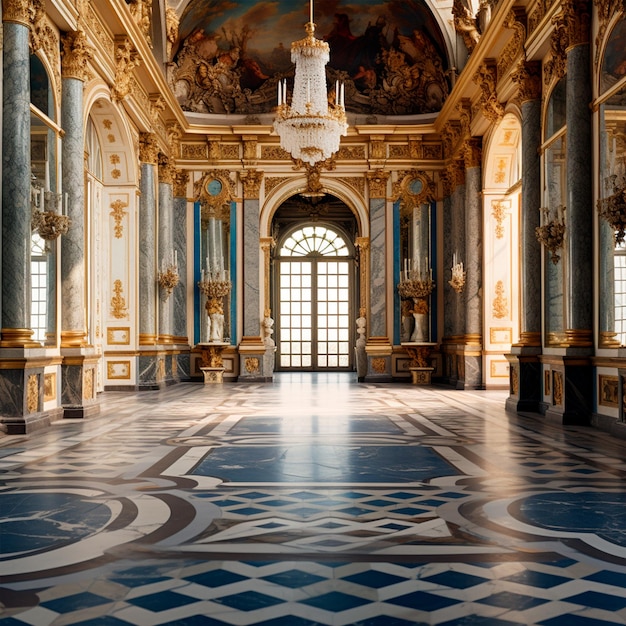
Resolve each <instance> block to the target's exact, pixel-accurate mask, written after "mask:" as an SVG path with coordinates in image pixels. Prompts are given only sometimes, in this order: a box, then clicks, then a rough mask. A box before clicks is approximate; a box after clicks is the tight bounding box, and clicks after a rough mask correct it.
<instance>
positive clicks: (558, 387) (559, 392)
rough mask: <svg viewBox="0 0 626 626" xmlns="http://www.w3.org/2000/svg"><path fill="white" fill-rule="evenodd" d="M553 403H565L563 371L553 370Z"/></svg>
mask: <svg viewBox="0 0 626 626" xmlns="http://www.w3.org/2000/svg"><path fill="white" fill-rule="evenodd" d="M552 389H553V392H552V404H553V405H555V406H556V405H559V406H560V405H562V404H563V373H562V372H556V371H553V372H552Z"/></svg>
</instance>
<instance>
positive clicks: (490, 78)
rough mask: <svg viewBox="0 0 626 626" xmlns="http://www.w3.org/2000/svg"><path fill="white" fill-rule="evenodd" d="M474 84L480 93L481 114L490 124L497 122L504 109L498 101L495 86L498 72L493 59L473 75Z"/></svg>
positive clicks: (483, 64) (487, 61)
mask: <svg viewBox="0 0 626 626" xmlns="http://www.w3.org/2000/svg"><path fill="white" fill-rule="evenodd" d="M474 82H475V83H476V84H477V85H478V87H479V88H480V92H481V98H480V105H481V111H482V114H483V115H484V116H485V117H486V118H487V119H488V120H489V121H490V122H499V121H500V120H501V119H502V117H503V116H504V107H503V106H502V104H500V102H499V100H498V93H497V90H496V85H497V83H498V70H497V67H496V63H495V61H494V60H493V59H487V60H486V61H485V62H484V63H482V64H481V66H480V67H479V68H478V71H477V72H476V74H475V75H474Z"/></svg>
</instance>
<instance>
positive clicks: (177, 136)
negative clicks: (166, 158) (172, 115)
mask: <svg viewBox="0 0 626 626" xmlns="http://www.w3.org/2000/svg"><path fill="white" fill-rule="evenodd" d="M166 131H167V142H168V144H169V147H170V154H171V155H172V158H173V159H179V158H180V156H181V153H180V140H181V138H182V136H183V129H182V128H181V127H180V124H179V123H178V122H170V123H169V124H168V125H167V127H166Z"/></svg>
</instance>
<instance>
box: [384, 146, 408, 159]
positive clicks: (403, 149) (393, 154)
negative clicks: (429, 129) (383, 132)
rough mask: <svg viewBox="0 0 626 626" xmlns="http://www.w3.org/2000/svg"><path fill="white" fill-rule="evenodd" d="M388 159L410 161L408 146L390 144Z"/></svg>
mask: <svg viewBox="0 0 626 626" xmlns="http://www.w3.org/2000/svg"><path fill="white" fill-rule="evenodd" d="M389 158H390V159H410V158H411V151H410V150H409V145H408V144H400V145H398V144H392V145H390V146H389Z"/></svg>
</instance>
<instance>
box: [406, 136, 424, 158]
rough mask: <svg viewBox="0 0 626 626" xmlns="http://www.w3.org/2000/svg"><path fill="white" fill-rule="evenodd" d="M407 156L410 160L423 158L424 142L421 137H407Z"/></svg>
mask: <svg viewBox="0 0 626 626" xmlns="http://www.w3.org/2000/svg"><path fill="white" fill-rule="evenodd" d="M409 156H410V157H411V158H412V159H423V158H424V142H423V141H422V138H421V137H409Z"/></svg>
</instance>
